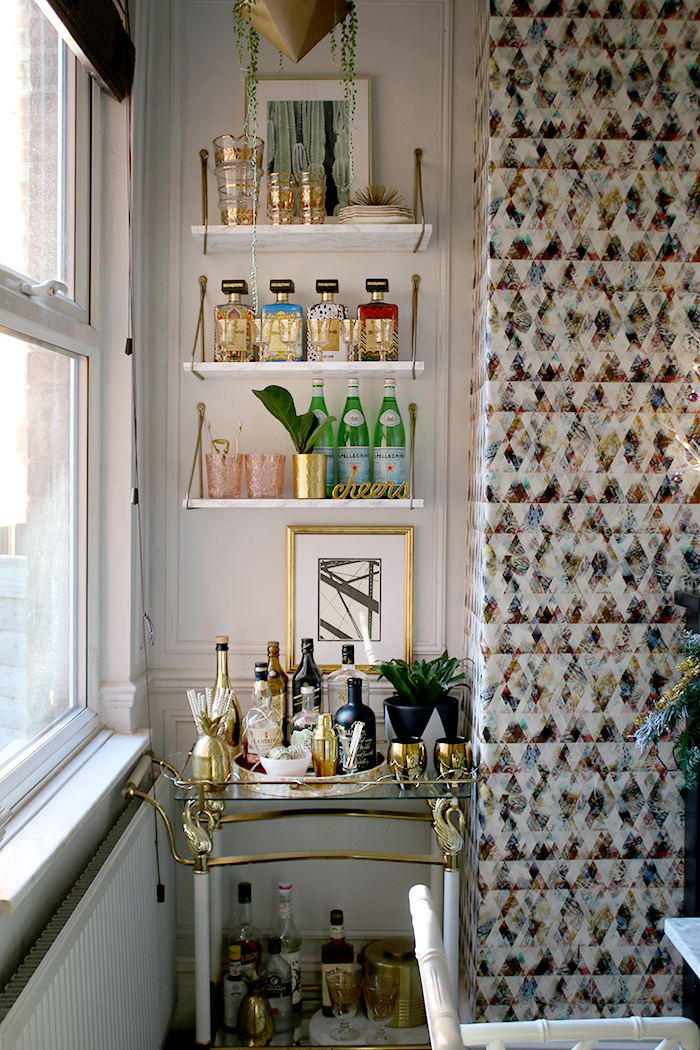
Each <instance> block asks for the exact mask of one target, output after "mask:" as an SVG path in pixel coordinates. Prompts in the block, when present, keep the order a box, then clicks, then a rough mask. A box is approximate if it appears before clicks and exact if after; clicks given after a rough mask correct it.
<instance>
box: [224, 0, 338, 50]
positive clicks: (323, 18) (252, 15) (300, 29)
mask: <svg viewBox="0 0 700 1050" xmlns="http://www.w3.org/2000/svg"><path fill="white" fill-rule="evenodd" d="M239 9H240V13H241V14H242V15H243V17H244V18H245V20H246V21H247V22H250V24H251V25H252V26H253V28H254V29H256V30H257V32H258V33H259V34H260V36H264V37H265V39H266V40H269V41H270V43H271V44H273V45H274V47H276V48H277V50H278V51H281V52H282V54H283V55H286V56H287V58H289V59H291V61H292V62H298V61H299V59H301V58H303V57H304V55H307V54H308V53H309V51H310V50H311V48H312V47H315V46H316V44H318V42H319V41H320V40H323V38H324V36H328V34H329V33H330V31H331V30H332V29H333V26H335V25H337V24H338V23H339V22H342V21H343V19H344V18H345V16H346V15H347V13H348V11H349V10H350V8H349V6H348V4H347V3H346V0H251V3H250V4H248V3H245V2H244V3H242V4H240V5H239Z"/></svg>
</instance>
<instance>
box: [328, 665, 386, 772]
mask: <svg viewBox="0 0 700 1050" xmlns="http://www.w3.org/2000/svg"><path fill="white" fill-rule="evenodd" d="M333 721H334V722H335V724H336V725H337V726H341V727H342V728H343V729H344V730H345V732H346V733H347V734H348V735H350V734H351V733H352V732H353V730H354V728H355V725H356V724H357V723H358V722H360V723H361V724H362V725H363V726H364V732H363V734H362V738H361V740H360V746H359V748H358V751H357V772H358V773H361V772H362V771H363V770H365V769H374V767H375V766H376V764H377V726H376V720H375V717H374V711H373V710H372V708H371V707H368V706H367V705H366V704H363V703H362V679H361V678H350V679H349V680H348V702H347V703H346V704H344V705H343V706H342V707H341V708H340V709H339V710H338V711H337V712H336V715H335V718H334V720H333Z"/></svg>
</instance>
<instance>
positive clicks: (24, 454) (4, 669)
mask: <svg viewBox="0 0 700 1050" xmlns="http://www.w3.org/2000/svg"><path fill="white" fill-rule="evenodd" d="M90 115H91V114H90V84H89V80H88V77H87V75H86V74H85V72H84V71H83V70H82V68H81V67H80V66H79V65H78V63H77V61H76V59H75V58H74V57H73V55H72V54H71V53H70V52H69V51H68V50H67V49H66V46H65V45H64V44H63V42H62V41H61V39H60V38H59V36H58V34H57V33H56V30H55V29H54V28H53V26H52V25H51V24H50V22H49V21H48V20H47V19H46V17H45V16H44V14H43V13H42V12H41V11H40V9H39V8H38V7H37V5H36V4H35V2H34V0H2V2H1V3H0V141H2V142H3V147H4V148H3V164H2V165H1V166H0V217H1V221H0V376H1V377H2V382H1V383H0V806H1V807H2V808H3V809H4V811H5V812H4V814H3V813H0V824H2V820H3V818H4V819H6V818H7V816H8V814H10V813H11V812H13V811H15V810H16V809H17V808H19V807H20V806H21V805H22V804H23V802H24V800H26V799H27V798H28V797H29V796H30V795H31V793H32V792H33V791H34V790H35V787H36V786H37V784H38V783H40V781H41V780H42V778H43V777H44V776H45V775H46V774H47V772H49V771H50V770H51V769H54V768H56V766H57V765H60V764H61V762H62V761H63V760H64V759H65V758H67V757H68V756H69V755H70V754H71V753H72V751H73V750H74V749H75V747H76V746H78V744H79V743H81V742H82V740H83V739H84V738H85V735H86V734H88V733H89V732H90V731H91V729H90V728H89V727H90V726H91V724H92V722H93V721H94V719H93V717H92V716H90V715H89V713H88V712H87V710H86V685H85V661H86V626H85V625H86V609H85V605H86V601H85V593H86V564H87V544H86V513H85V507H86V482H87V471H86V461H87V384H88V358H89V355H90V353H91V352H92V351H93V350H94V349H95V347H96V344H97V340H96V333H95V332H94V330H93V329H92V328H91V327H90V325H89V302H88V288H89V285H88V272H89V252H88V247H89V241H88V237H89V220H90V192H89V190H90V183H89V174H90V151H89V143H90ZM45 281H59V282H61V284H62V285H63V286H65V288H66V289H67V290H66V292H65V294H58V295H54V294H46V293H45V292H44V293H43V294H32V288H31V286H35V285H37V284H41V283H43V282H45Z"/></svg>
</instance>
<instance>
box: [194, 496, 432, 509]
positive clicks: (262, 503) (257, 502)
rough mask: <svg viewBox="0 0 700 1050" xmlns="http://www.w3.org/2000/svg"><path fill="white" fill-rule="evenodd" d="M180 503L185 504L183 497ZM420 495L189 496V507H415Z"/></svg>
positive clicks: (421, 504)
mask: <svg viewBox="0 0 700 1050" xmlns="http://www.w3.org/2000/svg"><path fill="white" fill-rule="evenodd" d="M182 506H183V507H185V508H187V500H186V499H183V501H182ZM424 506H425V501H424V500H422V499H414V500H410V499H193V497H192V496H190V504H189V509H190V510H260V509H264V510H280V509H282V508H284V509H289V510H294V509H299V508H303V509H306V508H314V509H318V510H340V509H345V510H415V509H416V508H420V507H424Z"/></svg>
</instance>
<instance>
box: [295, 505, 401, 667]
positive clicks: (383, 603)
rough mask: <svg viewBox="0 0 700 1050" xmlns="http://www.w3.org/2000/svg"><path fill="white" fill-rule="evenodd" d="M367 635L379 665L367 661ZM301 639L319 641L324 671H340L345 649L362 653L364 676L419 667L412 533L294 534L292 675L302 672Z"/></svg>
mask: <svg viewBox="0 0 700 1050" xmlns="http://www.w3.org/2000/svg"><path fill="white" fill-rule="evenodd" d="M363 630H364V632H365V634H368V635H369V643H370V645H369V649H370V652H371V653H372V654H373V656H374V659H373V661H372V662H371V663H360V661H359V655H360V654H362V653H365V652H366V647H365V642H364V641H363V638H362V636H361V632H362V631H363ZM353 635H355V636H356V637H353ZM301 638H313V639H314V656H315V659H316V663H317V664H318V666H319V667H320V669H321V670H322V671H333V670H335V669H336V668H337V667H339V666H340V664H339V663H337V662H336V661H337V658H338V657H339V656H340V647H341V645H342V644H343V643H344V642H349V643H350V642H351V643H353V644H354V645H355V646H356V650H357V649H358V648H359V654H358V653H357V652H356V658H357V660H358V662H357V666H359V667H361V669H362V670H363V671H371V670H372V669H373V668H374V667H376V664H377V663H380V662H381V661H383V660H391V659H393V658H397V659H403V660H407V661H408V662H410V661H411V660H412V659H413V526H412V525H366V526H353V525H288V526H287V649H286V655H287V670H288V671H294V670H296V668H297V666H298V665H299V661H300V659H301ZM334 657H335V659H334Z"/></svg>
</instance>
